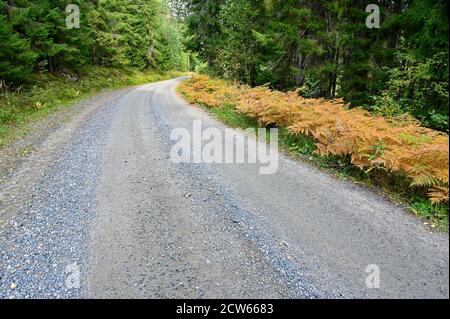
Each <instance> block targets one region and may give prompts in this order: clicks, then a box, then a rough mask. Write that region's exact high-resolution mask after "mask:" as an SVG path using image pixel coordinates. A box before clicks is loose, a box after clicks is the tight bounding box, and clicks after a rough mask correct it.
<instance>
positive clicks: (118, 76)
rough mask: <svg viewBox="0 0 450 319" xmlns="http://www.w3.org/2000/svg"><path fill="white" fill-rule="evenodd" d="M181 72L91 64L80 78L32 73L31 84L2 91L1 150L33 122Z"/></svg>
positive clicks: (0, 99) (0, 107)
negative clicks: (90, 98) (95, 97)
mask: <svg viewBox="0 0 450 319" xmlns="http://www.w3.org/2000/svg"><path fill="white" fill-rule="evenodd" d="M177 75H180V73H178V72H167V73H157V72H150V71H139V70H136V69H114V68H106V67H88V68H86V69H84V70H83V71H82V72H80V74H79V78H78V80H77V81H73V80H69V79H67V78H66V77H64V76H58V75H54V74H50V73H40V74H34V75H32V78H30V79H29V83H31V84H29V85H27V86H24V87H21V88H17V89H15V90H9V91H6V90H3V91H0V149H1V148H2V147H4V146H6V145H7V144H8V143H10V142H11V141H13V140H15V139H16V138H18V137H20V136H21V135H24V134H26V132H27V129H26V126H27V124H28V123H29V122H31V121H34V120H37V119H39V118H42V117H44V116H46V115H47V114H49V113H51V112H54V111H55V110H57V109H60V108H62V107H66V106H69V105H72V104H73V103H74V102H76V101H78V100H81V99H83V98H86V97H88V96H91V95H93V94H95V93H97V92H99V91H101V90H108V89H116V88H119V87H124V86H132V85H138V84H142V83H150V82H156V81H160V80H164V79H169V78H173V77H175V76H177Z"/></svg>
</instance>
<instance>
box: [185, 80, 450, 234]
mask: <svg viewBox="0 0 450 319" xmlns="http://www.w3.org/2000/svg"><path fill="white" fill-rule="evenodd" d="M178 92H179V93H180V94H181V95H182V96H184V98H185V99H186V100H188V101H189V102H193V101H191V100H190V96H189V94H187V93H186V92H185V91H183V89H182V87H179V88H178ZM214 102H216V101H214ZM196 104H198V105H200V106H201V107H203V108H204V109H205V110H207V111H208V112H210V113H212V114H214V115H215V116H216V117H217V118H218V119H219V120H221V121H223V122H224V123H226V124H228V125H229V126H232V127H237V128H242V129H246V128H257V127H259V126H260V125H259V124H258V122H257V121H256V120H255V119H253V118H251V117H249V116H247V115H245V114H243V113H242V112H238V111H237V108H236V105H233V104H232V103H227V102H221V103H218V104H215V105H214V107H211V106H210V105H208V104H206V103H205V104H202V103H198V101H197V103H196ZM279 143H280V147H281V149H282V150H283V151H285V152H286V153H288V154H290V155H291V156H294V157H296V158H299V159H302V160H305V161H307V162H309V163H312V164H313V165H315V166H316V167H318V168H320V169H323V170H326V171H327V172H329V173H331V174H332V175H334V176H335V177H337V178H340V179H345V180H350V181H352V182H354V183H357V184H360V185H364V186H368V187H370V188H372V189H373V190H375V191H376V192H378V193H380V194H382V195H383V196H386V197H388V198H389V199H390V200H391V201H392V202H394V203H396V204H399V205H405V206H407V207H409V210H410V211H411V212H412V213H414V214H415V215H416V216H418V217H419V218H420V219H421V220H423V222H424V223H425V224H427V225H429V226H430V227H431V228H439V229H441V230H445V231H448V211H449V207H448V203H440V204H432V203H431V202H430V201H429V200H428V199H427V197H426V194H425V193H424V192H423V190H422V189H420V188H416V189H412V188H411V187H410V181H409V180H408V179H407V178H406V177H405V176H403V175H401V174H392V173H389V174H388V173H387V172H386V171H384V170H377V169H374V170H370V171H365V170H361V169H359V168H358V167H356V166H354V165H352V164H351V160H350V158H348V157H342V156H332V155H331V156H323V155H319V154H317V153H316V152H315V151H316V149H317V147H316V143H315V141H314V140H313V139H312V138H310V137H308V136H305V135H299V134H297V135H294V134H291V133H290V132H288V131H287V130H286V129H285V128H280V129H279Z"/></svg>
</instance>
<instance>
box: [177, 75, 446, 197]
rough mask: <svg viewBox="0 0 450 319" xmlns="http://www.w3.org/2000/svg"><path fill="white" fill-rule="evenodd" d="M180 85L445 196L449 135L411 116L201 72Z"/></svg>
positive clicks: (328, 151)
mask: <svg viewBox="0 0 450 319" xmlns="http://www.w3.org/2000/svg"><path fill="white" fill-rule="evenodd" d="M181 90H182V91H183V93H184V94H185V96H186V98H187V99H188V100H189V101H190V102H192V103H200V104H204V105H206V106H208V107H212V108H214V107H217V106H220V105H222V104H224V103H226V104H233V105H235V106H236V111H237V112H240V113H244V114H246V115H248V116H250V117H251V118H254V119H256V120H257V121H259V123H260V124H263V125H276V126H277V127H280V128H286V129H287V130H288V131H289V132H290V133H291V134H294V135H306V136H309V137H311V138H313V139H314V141H315V142H316V147H317V150H316V152H317V153H319V154H321V155H327V156H331V155H332V156H343V157H345V156H349V157H350V159H351V163H352V164H353V165H355V166H357V167H359V168H361V169H363V170H365V171H366V172H368V171H370V170H372V169H383V170H385V171H387V172H389V173H394V174H403V175H405V176H406V177H407V178H409V179H410V186H411V187H413V188H423V189H424V191H425V192H426V193H427V195H428V197H429V199H430V200H431V201H432V202H433V203H440V202H448V198H449V194H448V179H449V171H448V165H449V138H448V135H447V134H445V133H442V132H438V131H435V130H432V129H429V128H425V127H422V126H420V125H419V124H418V123H417V121H416V120H414V119H413V118H412V117H411V116H408V115H402V116H398V117H393V118H385V117H382V116H377V115H373V114H371V113H369V112H368V111H365V110H363V109H361V108H351V109H350V108H349V107H348V106H347V105H346V104H344V102H343V101H342V100H324V99H306V98H303V97H301V96H299V94H298V93H297V92H287V93H285V92H280V91H273V90H270V89H269V88H267V87H256V88H250V87H248V86H242V85H238V84H230V83H228V82H226V81H223V80H217V79H211V78H209V77H207V76H204V75H200V76H193V77H192V78H191V79H190V80H189V81H186V82H184V83H183V84H182V85H181Z"/></svg>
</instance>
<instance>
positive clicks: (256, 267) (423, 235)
mask: <svg viewBox="0 0 450 319" xmlns="http://www.w3.org/2000/svg"><path fill="white" fill-rule="evenodd" d="M179 81H180V79H177V80H170V81H164V82H159V83H156V84H151V85H144V86H140V87H137V88H133V89H126V90H121V91H117V92H114V93H105V94H102V95H100V96H99V97H96V98H93V99H90V100H88V101H86V102H84V103H83V104H82V105H83V107H82V108H81V111H79V112H78V113H77V114H76V115H73V116H72V117H71V118H72V119H71V120H70V121H67V123H64V124H61V125H60V126H59V127H58V128H57V129H53V130H52V131H51V132H49V135H48V137H47V138H42V139H40V141H41V142H40V143H39V144H38V145H36V146H35V148H36V151H35V152H33V154H32V155H31V156H30V157H28V158H26V159H22V160H21V161H20V162H19V164H18V165H16V166H15V167H14V169H11V171H10V172H9V173H8V174H7V179H6V180H5V181H4V182H3V183H2V184H1V185H0V195H1V198H0V209H1V210H0V257H1V259H0V298H84V297H91V298H241V297H247V298H359V297H363V298H378V297H387V298H419V297H426V298H448V234H445V233H435V234H432V233H430V231H429V230H428V229H427V228H425V227H424V226H423V225H422V224H421V223H420V222H418V221H417V220H416V219H415V218H414V217H413V216H411V215H409V214H407V213H405V212H404V211H403V210H402V209H401V208H399V207H396V206H394V205H393V204H391V203H389V202H387V201H386V200H385V199H383V198H381V197H379V196H377V195H375V194H374V193H372V192H370V191H369V190H366V189H364V188H361V187H359V186H356V185H353V184H351V183H346V182H343V181H337V180H334V179H333V178H331V177H330V176H328V175H326V174H324V173H323V172H320V171H318V170H316V169H314V168H312V167H310V166H309V165H307V164H304V163H298V162H294V161H292V160H290V159H289V158H287V157H285V156H280V164H279V170H278V172H277V173H276V174H274V175H270V176H269V175H268V176H263V175H259V174H257V171H258V168H259V166H257V165H250V164H245V165H219V164H213V165H205V164H172V163H171V162H170V161H169V151H170V148H171V145H172V144H171V142H170V140H169V135H170V132H171V130H172V129H173V128H178V127H184V128H187V129H188V130H192V120H193V119H201V120H202V124H203V125H204V126H205V127H217V128H220V129H221V130H223V129H224V128H225V126H224V125H223V124H221V123H219V122H217V121H216V120H214V119H213V118H211V117H210V115H208V114H207V113H205V112H204V111H202V110H200V109H198V108H196V107H193V106H189V105H187V104H185V103H184V102H183V101H182V100H181V99H180V98H179V97H177V96H176V94H175V93H174V88H175V86H176V85H177V83H178V82H179ZM2 221H3V224H2ZM369 264H377V265H379V267H380V271H381V288H380V289H367V287H366V285H365V278H366V276H367V274H366V273H365V268H366V266H367V265H369ZM67 267H69V268H67ZM78 272H79V274H80V276H79V279H80V287H79V288H78V287H77V286H76V285H75V286H74V285H73V282H70V281H68V280H69V279H73V278H75V279H77V276H75V277H74V274H75V275H77V274H78ZM75 282H77V281H76V280H75Z"/></svg>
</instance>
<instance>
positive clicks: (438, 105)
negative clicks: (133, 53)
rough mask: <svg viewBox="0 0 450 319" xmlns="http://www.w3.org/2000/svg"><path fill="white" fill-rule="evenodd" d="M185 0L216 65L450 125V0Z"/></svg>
mask: <svg viewBox="0 0 450 319" xmlns="http://www.w3.org/2000/svg"><path fill="white" fill-rule="evenodd" d="M374 3H376V4H377V6H378V7H379V10H380V24H379V28H368V27H367V26H366V24H365V20H366V18H367V17H368V15H369V14H370V12H369V13H368V12H366V6H367V5H368V4H369V2H367V1H360V0H356V1H355V0H353V1H352V0H343V1H342V0H338V1H326V0H325V1H309V0H306V1H299V0H286V1H277V0H264V1H258V0H228V1H220V0H217V1H201V0H189V1H178V9H179V11H180V12H181V14H180V15H181V16H184V17H185V21H186V25H187V30H188V34H189V35H190V36H189V41H188V42H187V48H188V49H190V50H192V51H193V52H198V53H199V56H200V57H201V59H202V61H204V62H205V63H207V67H208V69H209V70H210V71H211V72H214V73H215V74H218V75H220V76H223V77H226V78H230V79H234V80H238V81H243V82H245V83H248V84H251V85H264V84H269V85H270V86H271V87H273V88H275V89H279V90H292V89H299V92H300V94H301V95H302V96H304V97H324V98H335V97H343V98H344V100H345V101H346V102H349V103H351V104H352V105H356V106H362V107H364V108H366V109H368V110H370V111H372V112H374V113H379V114H382V115H386V116H392V115H401V114H404V113H410V114H412V115H414V116H415V117H416V118H417V119H419V120H420V121H421V123H422V124H423V125H425V126H428V127H431V128H435V129H438V130H442V131H448V6H449V4H448V1H446V0H437V1H434V0H406V1H404V0H396V1H376V2H374Z"/></svg>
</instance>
